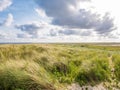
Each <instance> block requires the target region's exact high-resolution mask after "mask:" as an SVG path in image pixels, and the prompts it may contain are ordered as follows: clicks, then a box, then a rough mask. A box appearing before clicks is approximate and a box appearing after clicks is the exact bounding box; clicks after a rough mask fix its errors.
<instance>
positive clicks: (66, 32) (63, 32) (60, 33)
mask: <svg viewBox="0 0 120 90" xmlns="http://www.w3.org/2000/svg"><path fill="white" fill-rule="evenodd" d="M73 35H74V36H90V35H92V32H91V31H89V30H66V29H63V30H51V31H50V36H73Z"/></svg>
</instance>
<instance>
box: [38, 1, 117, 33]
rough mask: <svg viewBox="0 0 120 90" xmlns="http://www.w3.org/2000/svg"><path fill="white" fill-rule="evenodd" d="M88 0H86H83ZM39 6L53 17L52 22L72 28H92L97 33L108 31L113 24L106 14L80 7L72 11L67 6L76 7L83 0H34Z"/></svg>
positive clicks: (112, 27)
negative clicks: (102, 14)
mask: <svg viewBox="0 0 120 90" xmlns="http://www.w3.org/2000/svg"><path fill="white" fill-rule="evenodd" d="M85 1H88V0H85ZM36 2H37V4H38V5H39V6H40V8H42V9H44V10H45V12H46V14H47V15H48V16H49V17H52V18H53V21H52V24H54V25H59V26H62V27H65V28H70V29H71V28H72V29H74V28H75V29H76V28H77V29H94V30H95V31H96V32H97V33H98V34H106V33H110V32H111V31H112V30H114V29H115V28H114V27H115V26H114V23H113V19H112V18H110V17H109V15H108V14H105V16H103V17H102V19H101V16H100V15H99V14H97V13H92V12H91V11H90V10H86V9H83V8H80V9H79V11H77V12H76V11H73V10H71V9H70V8H69V6H70V5H71V6H73V7H75V8H76V7H77V3H78V2H80V3H82V2H83V0H51V1H49V0H36Z"/></svg>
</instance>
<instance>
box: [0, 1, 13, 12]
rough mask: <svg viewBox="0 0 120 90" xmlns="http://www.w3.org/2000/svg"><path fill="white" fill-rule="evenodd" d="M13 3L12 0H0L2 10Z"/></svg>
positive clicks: (0, 9)
mask: <svg viewBox="0 0 120 90" xmlns="http://www.w3.org/2000/svg"><path fill="white" fill-rule="evenodd" d="M11 4H12V1H11V0H0V12H1V11H3V10H4V9H6V8H7V7H9V6H10V5H11Z"/></svg>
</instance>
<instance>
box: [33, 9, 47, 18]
mask: <svg viewBox="0 0 120 90" xmlns="http://www.w3.org/2000/svg"><path fill="white" fill-rule="evenodd" d="M35 11H36V12H37V13H38V15H39V16H40V17H42V18H47V15H46V13H45V11H44V10H43V9H41V8H36V9H35Z"/></svg>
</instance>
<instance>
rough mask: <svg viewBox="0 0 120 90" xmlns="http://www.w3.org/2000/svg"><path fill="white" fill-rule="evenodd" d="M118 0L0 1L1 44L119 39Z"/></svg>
mask: <svg viewBox="0 0 120 90" xmlns="http://www.w3.org/2000/svg"><path fill="white" fill-rule="evenodd" d="M119 2H120V1H119V0H0V43H3V42H45V43H49V42H78V43H79V42H120V25H119V24H120V12H119V8H120V5H119Z"/></svg>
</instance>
